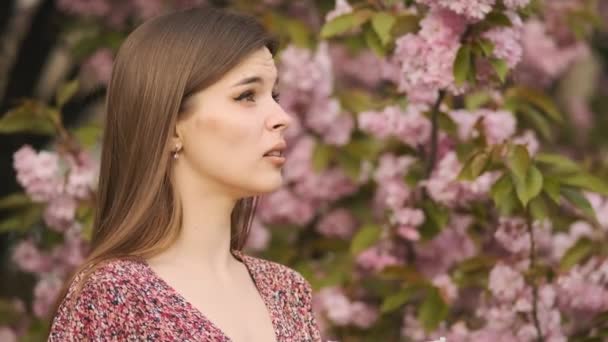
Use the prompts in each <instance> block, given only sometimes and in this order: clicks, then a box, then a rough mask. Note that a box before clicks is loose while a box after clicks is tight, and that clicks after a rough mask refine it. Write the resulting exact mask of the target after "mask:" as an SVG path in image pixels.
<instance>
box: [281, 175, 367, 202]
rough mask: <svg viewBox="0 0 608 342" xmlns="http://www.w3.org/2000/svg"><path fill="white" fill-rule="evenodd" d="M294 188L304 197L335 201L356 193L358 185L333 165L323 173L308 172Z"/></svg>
mask: <svg viewBox="0 0 608 342" xmlns="http://www.w3.org/2000/svg"><path fill="white" fill-rule="evenodd" d="M293 190H294V192H295V193H296V194H297V195H299V196H300V197H303V198H308V199H311V200H318V201H335V200H338V199H340V198H343V197H346V196H349V195H351V194H354V193H355V192H356V191H357V190H358V186H357V184H356V183H355V182H354V180H353V179H351V178H350V177H349V176H348V175H347V174H346V173H345V172H344V171H343V170H342V169H341V168H339V167H333V168H331V169H328V170H325V171H323V172H321V173H314V172H310V173H308V174H307V175H306V177H304V178H303V179H302V180H300V181H298V182H297V183H295V184H294V187H293Z"/></svg>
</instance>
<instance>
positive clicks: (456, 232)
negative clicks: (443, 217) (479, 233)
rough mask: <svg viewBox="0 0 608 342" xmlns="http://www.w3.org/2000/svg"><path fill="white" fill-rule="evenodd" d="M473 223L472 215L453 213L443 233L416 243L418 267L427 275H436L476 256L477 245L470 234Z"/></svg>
mask: <svg viewBox="0 0 608 342" xmlns="http://www.w3.org/2000/svg"><path fill="white" fill-rule="evenodd" d="M471 223H472V218H471V217H470V216H463V215H457V214H452V215H451V217H450V222H449V223H448V225H447V226H446V227H444V228H443V230H442V231H441V233H439V234H438V235H437V236H436V237H434V238H433V239H432V240H430V241H428V242H426V243H420V244H416V245H414V250H415V252H416V256H417V258H416V266H417V267H418V269H419V270H420V271H422V273H423V274H425V275H426V276H428V277H434V276H436V275H438V274H443V273H446V272H447V271H448V270H449V269H450V267H452V266H453V265H455V264H456V263H458V262H461V261H462V260H465V259H467V258H470V257H472V256H474V255H475V253H477V246H476V245H475V243H474V242H473V240H471V238H470V236H469V234H468V229H469V226H470V225H471Z"/></svg>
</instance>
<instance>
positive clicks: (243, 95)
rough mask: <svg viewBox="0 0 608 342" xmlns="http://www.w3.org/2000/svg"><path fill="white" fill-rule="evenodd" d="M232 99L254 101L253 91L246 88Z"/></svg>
mask: <svg viewBox="0 0 608 342" xmlns="http://www.w3.org/2000/svg"><path fill="white" fill-rule="evenodd" d="M234 100H235V101H242V100H246V101H249V102H255V92H254V91H252V90H247V91H245V92H243V93H241V95H239V96H237V97H236V98H235V99H234Z"/></svg>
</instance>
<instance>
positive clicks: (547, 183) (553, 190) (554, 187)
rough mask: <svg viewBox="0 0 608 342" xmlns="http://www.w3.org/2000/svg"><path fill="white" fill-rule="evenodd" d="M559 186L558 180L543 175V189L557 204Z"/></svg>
mask: <svg viewBox="0 0 608 342" xmlns="http://www.w3.org/2000/svg"><path fill="white" fill-rule="evenodd" d="M560 187H561V186H560V184H559V180H557V179H555V178H553V177H548V176H545V178H544V180H543V190H544V191H545V193H546V194H547V195H548V196H549V198H551V199H552V200H553V202H555V203H556V204H559V198H560V194H559V193H560Z"/></svg>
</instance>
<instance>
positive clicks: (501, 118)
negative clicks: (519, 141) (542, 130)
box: [448, 109, 517, 145]
mask: <svg viewBox="0 0 608 342" xmlns="http://www.w3.org/2000/svg"><path fill="white" fill-rule="evenodd" d="M448 115H449V116H450V117H451V118H452V120H454V122H455V123H456V124H457V125H458V136H459V138H460V139H461V140H468V139H472V138H475V137H477V136H478V135H479V132H477V131H476V130H475V125H476V124H477V121H478V120H481V121H482V127H483V133H484V135H485V137H486V142H487V143H488V144H489V145H495V144H500V143H502V142H503V141H504V140H506V139H508V138H510V137H511V136H513V134H515V130H516V128H517V121H516V119H515V117H514V115H513V114H512V113H511V112H508V111H505V110H498V111H493V110H489V109H479V110H476V111H474V112H468V111H465V110H455V111H451V112H449V114H448Z"/></svg>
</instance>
